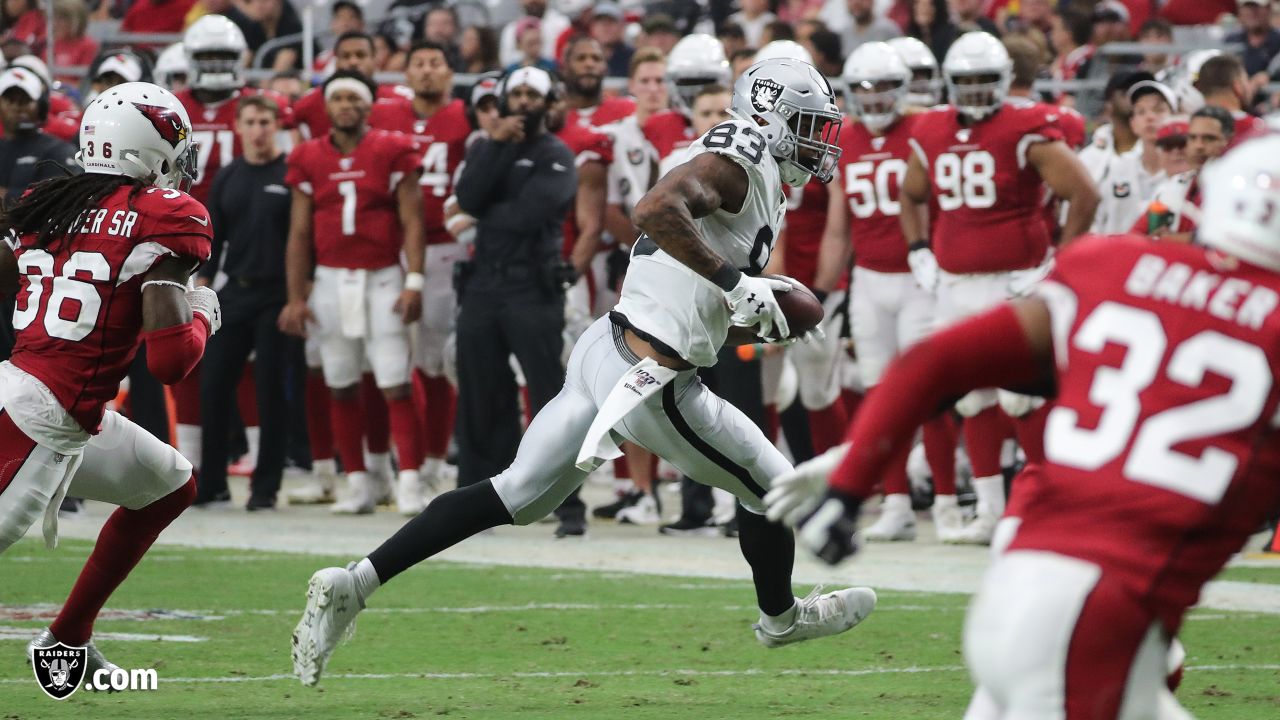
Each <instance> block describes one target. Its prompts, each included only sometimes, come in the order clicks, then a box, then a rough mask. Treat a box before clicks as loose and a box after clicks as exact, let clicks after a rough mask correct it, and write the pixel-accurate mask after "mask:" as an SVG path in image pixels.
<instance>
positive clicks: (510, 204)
mask: <svg viewBox="0 0 1280 720" xmlns="http://www.w3.org/2000/svg"><path fill="white" fill-rule="evenodd" d="M552 148H553V149H552V150H551V151H550V152H545V153H543V154H541V157H539V158H538V166H537V168H536V170H535V173H534V175H533V177H531V178H529V182H527V183H525V184H524V187H522V188H520V193H519V194H518V195H516V196H515V197H513V198H509V199H505V200H502V201H501V202H495V203H493V204H492V205H490V206H489V208H488V211H487V212H486V214H485V215H484V216H483V217H481V216H479V215H475V217H476V219H478V220H480V221H481V222H483V223H485V224H487V225H488V227H489V228H491V229H494V230H502V231H507V232H512V233H521V234H526V233H528V232H530V230H532V229H534V228H540V227H542V226H544V225H546V224H547V223H550V222H561V221H562V220H563V219H564V216H565V213H566V212H567V211H568V208H569V203H571V202H572V201H573V197H574V195H576V194H577V192H578V174H577V172H576V170H575V169H574V164H573V152H572V151H570V150H569V148H568V147H566V146H565V145H564V144H562V143H559V142H557V143H555V144H554V145H552ZM458 201H459V203H460V204H461V202H462V195H461V192H459V195H458ZM462 209H463V210H467V207H466V205H463V206H462ZM473 215H474V214H473Z"/></svg>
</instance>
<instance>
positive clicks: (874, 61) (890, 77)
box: [840, 42, 911, 132]
mask: <svg viewBox="0 0 1280 720" xmlns="http://www.w3.org/2000/svg"><path fill="white" fill-rule="evenodd" d="M840 81H841V82H842V83H843V84H844V100H845V107H847V108H848V109H849V114H850V115H856V116H857V117H858V119H860V120H861V121H862V124H863V125H866V126H867V128H868V129H869V130H871V131H872V132H881V131H882V130H884V129H885V128H887V127H889V126H890V125H892V124H893V123H894V121H896V120H897V119H898V116H899V115H901V114H902V103H903V101H904V99H905V98H906V96H907V85H908V84H909V83H910V82H911V71H910V70H908V69H907V64H906V63H904V62H903V61H902V58H901V57H900V56H899V55H898V53H897V51H896V50H894V49H893V48H892V47H890V46H889V45H888V44H886V43H882V42H868V43H863V44H861V45H859V46H858V49H857V50H854V51H853V54H851V55H850V56H849V59H848V60H845V62H844V72H843V73H841V75H840ZM859 91H861V92H859Z"/></svg>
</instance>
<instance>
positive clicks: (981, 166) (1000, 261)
mask: <svg viewBox="0 0 1280 720" xmlns="http://www.w3.org/2000/svg"><path fill="white" fill-rule="evenodd" d="M1051 115H1053V113H1052V112H1051V110H1050V109H1049V107H1048V106H1045V105H1034V106H1025V105H1013V104H1006V105H1005V106H1004V107H1002V108H1001V109H1000V110H999V111H998V112H996V114H995V115H992V116H991V117H989V118H987V119H986V120H983V121H982V122H978V123H974V124H972V125H964V124H961V122H960V120H959V117H958V116H957V114H956V109H955V108H954V107H943V108H939V109H937V110H933V111H930V112H928V113H924V114H921V115H919V116H917V117H916V118H915V120H914V136H913V137H912V139H911V146H912V149H913V150H914V151H915V153H916V156H917V157H918V158H919V159H920V161H921V162H922V163H923V164H924V167H925V171H926V172H927V173H928V174H929V182H930V185H931V187H932V195H933V199H934V201H935V202H937V205H938V209H939V210H940V212H939V214H938V218H937V221H936V222H935V223H934V224H933V231H932V235H933V253H934V255H936V256H937V258H938V265H939V267H941V268H942V269H943V270H945V271H947V272H949V273H953V274H957V275H960V274H968V273H996V272H1007V271H1010V270H1021V269H1024V268H1030V267H1035V266H1037V265H1039V264H1040V263H1041V261H1043V260H1044V256H1045V253H1046V252H1047V251H1048V249H1049V228H1048V227H1047V226H1046V225H1045V222H1044V218H1043V211H1042V210H1041V202H1042V201H1043V199H1044V182H1043V181H1042V180H1041V179H1040V174H1039V172H1037V171H1036V168H1035V166H1033V165H1032V164H1031V163H1030V161H1028V159H1027V151H1028V150H1029V149H1030V148H1031V146H1032V145H1035V144H1036V143H1041V142H1052V141H1055V140H1061V139H1062V131H1061V130H1059V129H1058V127H1057V124H1056V117H1053V118H1051V117H1050V116H1051ZM912 239H913V240H914V239H916V238H912Z"/></svg>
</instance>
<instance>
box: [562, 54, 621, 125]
mask: <svg viewBox="0 0 1280 720" xmlns="http://www.w3.org/2000/svg"><path fill="white" fill-rule="evenodd" d="M605 69H606V68H605V60H604V49H603V48H601V47H600V43H599V42H598V41H596V40H595V39H593V38H592V37H591V36H590V35H575V36H573V37H571V38H569V41H568V42H567V43H565V46H564V54H563V55H562V56H561V58H560V71H561V74H562V75H563V76H564V88H565V96H564V99H565V103H566V104H567V105H568V106H569V111H568V113H567V114H566V116H565V124H567V125H582V126H584V127H597V128H598V127H604V126H605V125H609V124H611V123H615V122H617V121H619V120H621V119H623V118H625V117H627V116H628V115H630V114H631V113H633V112H635V111H636V101H635V100H632V99H631V98H624V97H616V96H613V95H609V96H606V95H605V94H604V74H605Z"/></svg>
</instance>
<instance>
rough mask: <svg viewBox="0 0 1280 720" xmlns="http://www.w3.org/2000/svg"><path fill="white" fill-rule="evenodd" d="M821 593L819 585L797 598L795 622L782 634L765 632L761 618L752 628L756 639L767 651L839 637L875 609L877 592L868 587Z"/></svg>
mask: <svg viewBox="0 0 1280 720" xmlns="http://www.w3.org/2000/svg"><path fill="white" fill-rule="evenodd" d="M821 592H822V586H821V585H819V586H818V587H815V588H814V589H813V590H812V591H811V592H810V593H809V594H808V595H806V596H805V597H804V598H796V620H795V622H794V623H792V625H791V627H790V628H788V629H787V630H785V631H783V632H780V633H775V632H770V631H769V630H766V629H765V627H764V619H763V618H761V621H760V622H758V623H756V624H755V626H754V628H755V631H756V640H759V641H760V644H761V645H764V646H765V647H767V648H776V647H782V646H783V645H790V644H791V643H797V642H803V641H805V640H812V639H814V638H820V637H826V636H828V635H839V634H840V633H842V632H844V631H846V630H851V629H853V627H854V626H856V625H857V624H858V623H860V622H862V621H863V620H866V619H867V616H868V615H870V614H871V611H872V610H875V608H876V592H875V591H874V590H872V589H871V588H866V587H855V588H848V589H845V590H837V591H835V592H829V593H827V594H825V595H822V594H820V593H821Z"/></svg>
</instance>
